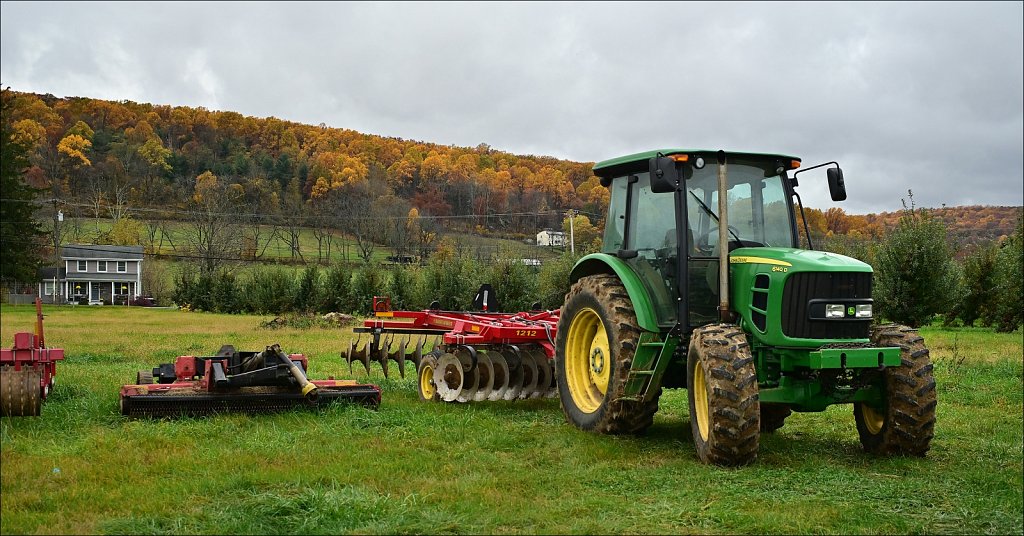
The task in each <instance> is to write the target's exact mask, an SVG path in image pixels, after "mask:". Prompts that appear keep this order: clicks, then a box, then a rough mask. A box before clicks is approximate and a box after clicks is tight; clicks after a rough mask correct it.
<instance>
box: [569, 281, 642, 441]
mask: <svg viewBox="0 0 1024 536" xmlns="http://www.w3.org/2000/svg"><path fill="white" fill-rule="evenodd" d="M639 340H640V327H639V326H638V325H637V320H636V313H635V312H634V310H633V305H632V303H631V302H630V300H629V294H627V293H626V288H625V287H624V286H622V283H621V282H620V281H619V280H618V278H617V277H615V276H614V275H608V274H599V275H592V276H588V277H583V278H580V280H579V281H577V282H576V283H575V284H574V285H573V286H572V288H571V289H570V290H569V293H568V294H566V297H565V304H564V305H563V306H562V313H561V316H560V318H559V320H558V333H557V335H556V338H555V348H556V351H555V374H556V376H557V379H558V395H559V398H560V399H561V403H562V404H561V405H562V411H563V412H564V413H565V418H566V420H567V421H569V422H570V423H572V424H573V425H574V426H576V427H577V428H579V429H581V430H587V431H596V432H600V433H604V434H624V433H629V434H638V433H641V432H643V431H644V430H646V429H647V428H648V427H650V426H651V424H652V423H653V422H654V414H655V413H656V412H657V411H658V397H659V396H660V395H661V389H660V388H659V389H658V390H657V392H656V393H655V394H654V396H652V397H651V399H650V400H648V401H646V402H636V401H631V400H621V397H622V396H623V395H624V394H625V387H626V380H627V378H628V377H629V370H630V367H631V366H632V364H633V356H634V354H635V352H636V348H637V344H638V342H639Z"/></svg>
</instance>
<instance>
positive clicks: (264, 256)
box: [68, 218, 561, 263]
mask: <svg viewBox="0 0 1024 536" xmlns="http://www.w3.org/2000/svg"><path fill="white" fill-rule="evenodd" d="M77 223H78V225H79V227H80V229H81V235H80V237H79V239H81V240H83V241H85V243H89V242H90V241H91V240H93V239H94V237H95V236H96V235H97V234H101V233H109V232H110V229H111V226H112V220H109V219H92V218H81V219H79V221H78V222H77ZM187 228H188V224H186V223H184V222H175V221H169V222H166V225H165V226H164V227H163V228H161V230H159V231H157V234H156V242H157V244H162V246H159V247H158V248H157V249H158V251H157V253H160V254H163V255H169V256H172V257H175V256H182V255H187V254H186V253H184V249H181V248H186V247H187V245H188V241H187V240H186V233H187ZM262 232H263V238H261V244H260V254H261V260H264V261H275V260H285V261H290V260H293V259H292V254H291V247H290V244H289V243H288V241H287V239H286V234H287V233H286V232H285V231H283V230H279V236H277V237H275V238H274V239H273V240H271V241H270V244H269V245H267V246H266V248H265V249H264V246H263V241H265V240H266V239H267V237H269V236H270V235H271V232H272V228H271V227H270V226H264V227H263V231H262ZM331 234H332V237H333V238H332V245H331V254H330V261H332V262H333V261H344V262H362V259H361V258H360V257H359V249H358V247H357V244H356V241H355V240H354V239H353V238H351V237H349V236H347V235H343V234H342V233H340V232H338V231H332V233H331ZM441 234H442V235H443V236H447V237H450V238H451V239H452V240H454V241H455V242H456V243H458V244H460V245H461V246H462V247H464V248H466V249H467V251H469V252H470V253H472V254H473V255H477V256H480V257H481V258H485V259H489V258H490V257H491V256H493V255H494V254H496V253H498V252H499V250H500V249H501V248H513V249H514V250H515V251H517V252H521V254H522V255H524V256H530V257H535V258H540V259H547V258H551V257H555V256H557V255H558V253H560V252H561V249H558V248H549V247H537V246H534V245H529V244H524V243H522V242H518V241H515V240H507V239H502V238H491V237H484V236H479V235H474V234H469V233H450V232H447V231H442V232H441ZM161 237H163V240H162V241H161ZM140 238H142V237H140ZM68 240H74V239H73V238H70V237H69V238H68ZM298 240H299V253H300V254H301V255H302V259H304V260H305V262H310V263H313V262H317V259H318V252H317V240H316V236H315V235H314V233H313V230H312V229H309V228H302V229H300V230H299V234H298ZM171 244H174V246H176V247H177V248H179V250H176V249H174V247H173V246H172V245H171ZM393 254H394V251H393V250H392V249H391V248H387V247H384V246H380V245H378V246H376V247H375V248H374V249H373V253H372V255H371V257H370V260H371V261H372V262H375V263H381V262H386V261H387V257H388V256H389V255H393ZM294 260H295V261H299V259H298V258H295V259H294Z"/></svg>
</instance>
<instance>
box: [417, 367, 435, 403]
mask: <svg viewBox="0 0 1024 536" xmlns="http://www.w3.org/2000/svg"><path fill="white" fill-rule="evenodd" d="M435 392H436V389H434V367H432V366H431V365H429V364H427V363H424V364H423V367H422V368H421V369H420V393H422V394H423V398H425V399H427V400H431V399H433V398H434V393H435Z"/></svg>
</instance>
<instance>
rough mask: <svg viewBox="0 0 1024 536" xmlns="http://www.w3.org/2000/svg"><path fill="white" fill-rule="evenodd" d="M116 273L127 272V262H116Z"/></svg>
mask: <svg viewBox="0 0 1024 536" xmlns="http://www.w3.org/2000/svg"><path fill="white" fill-rule="evenodd" d="M117 271H118V272H127V271H128V262H127V261H117Z"/></svg>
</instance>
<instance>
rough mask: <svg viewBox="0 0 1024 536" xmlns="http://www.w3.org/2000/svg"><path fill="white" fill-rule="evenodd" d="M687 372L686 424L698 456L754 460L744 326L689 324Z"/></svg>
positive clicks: (756, 425) (752, 379)
mask: <svg viewBox="0 0 1024 536" xmlns="http://www.w3.org/2000/svg"><path fill="white" fill-rule="evenodd" d="M686 376H687V377H686V388H687V397H688V398H689V406H690V428H691V430H692V432H693V442H694V445H695V446H696V448H697V457H698V458H700V461H702V462H704V463H711V464H715V465H727V466H738V465H747V464H749V463H751V462H753V461H754V460H756V459H757V451H758V447H759V443H760V440H761V438H760V434H761V425H760V413H761V409H760V404H758V388H757V372H756V371H755V370H754V359H753V358H752V357H751V355H750V346H749V345H748V344H747V337H746V335H744V333H743V330H742V329H740V328H739V327H738V326H736V325H733V324H711V325H707V326H702V327H700V328H697V329H695V330H693V335H692V336H691V337H690V348H689V352H688V354H687V375H686Z"/></svg>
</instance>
